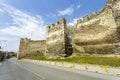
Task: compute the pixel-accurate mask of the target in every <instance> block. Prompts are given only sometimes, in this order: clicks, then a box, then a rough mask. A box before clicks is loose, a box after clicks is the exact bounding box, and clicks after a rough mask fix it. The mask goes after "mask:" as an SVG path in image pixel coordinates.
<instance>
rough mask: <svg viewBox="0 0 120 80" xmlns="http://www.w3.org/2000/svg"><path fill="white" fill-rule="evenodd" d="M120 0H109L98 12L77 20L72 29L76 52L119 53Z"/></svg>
mask: <svg viewBox="0 0 120 80" xmlns="http://www.w3.org/2000/svg"><path fill="white" fill-rule="evenodd" d="M119 28H120V0H109V1H108V3H107V5H106V7H105V8H103V9H101V10H100V12H99V13H98V14H97V13H96V12H93V13H92V14H91V15H90V16H85V17H83V18H82V19H80V20H78V21H77V24H76V26H75V27H74V28H73V31H72V41H73V51H74V53H76V54H115V53H116V54H119V53H120V52H119V51H120V50H119V49H120V29H119Z"/></svg>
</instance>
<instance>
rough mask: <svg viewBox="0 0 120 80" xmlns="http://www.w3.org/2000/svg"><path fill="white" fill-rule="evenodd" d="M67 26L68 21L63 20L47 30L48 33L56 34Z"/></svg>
mask: <svg viewBox="0 0 120 80" xmlns="http://www.w3.org/2000/svg"><path fill="white" fill-rule="evenodd" d="M64 25H66V19H64V18H62V19H61V20H60V21H57V22H55V23H53V24H51V25H50V26H48V27H47V28H46V30H47V33H50V32H55V31H57V30H60V29H62V28H63V26H64Z"/></svg>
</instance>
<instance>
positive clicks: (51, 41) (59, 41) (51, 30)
mask: <svg viewBox="0 0 120 80" xmlns="http://www.w3.org/2000/svg"><path fill="white" fill-rule="evenodd" d="M46 30H47V36H46V37H47V38H46V45H47V52H46V54H47V55H46V56H47V57H49V58H56V57H57V58H59V57H65V56H68V55H70V54H71V53H72V49H71V46H70V45H69V38H68V31H67V25H66V20H65V19H64V18H63V19H61V20H60V21H58V22H56V23H54V24H52V25H51V26H48V27H47V29H46Z"/></svg>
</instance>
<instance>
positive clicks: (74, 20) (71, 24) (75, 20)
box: [67, 18, 79, 26]
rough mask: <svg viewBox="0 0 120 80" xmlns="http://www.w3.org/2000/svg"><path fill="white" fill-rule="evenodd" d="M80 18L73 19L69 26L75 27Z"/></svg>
mask: <svg viewBox="0 0 120 80" xmlns="http://www.w3.org/2000/svg"><path fill="white" fill-rule="evenodd" d="M78 19H79V18H75V19H73V20H72V21H71V22H69V23H68V24H67V25H68V26H74V25H75V24H76V23H77V20H78Z"/></svg>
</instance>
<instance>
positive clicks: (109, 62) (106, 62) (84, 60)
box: [28, 56, 120, 67]
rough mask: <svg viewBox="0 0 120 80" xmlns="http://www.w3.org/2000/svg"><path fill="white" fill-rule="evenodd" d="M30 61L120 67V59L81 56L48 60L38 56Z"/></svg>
mask: <svg viewBox="0 0 120 80" xmlns="http://www.w3.org/2000/svg"><path fill="white" fill-rule="evenodd" d="M28 59H33V60H44V61H58V62H70V63H78V64H94V65H102V66H112V67H120V58H119V57H99V56H79V57H72V58H66V59H46V58H45V57H41V56H36V57H31V58H28Z"/></svg>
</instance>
